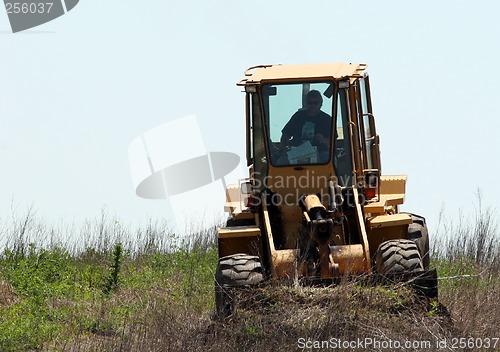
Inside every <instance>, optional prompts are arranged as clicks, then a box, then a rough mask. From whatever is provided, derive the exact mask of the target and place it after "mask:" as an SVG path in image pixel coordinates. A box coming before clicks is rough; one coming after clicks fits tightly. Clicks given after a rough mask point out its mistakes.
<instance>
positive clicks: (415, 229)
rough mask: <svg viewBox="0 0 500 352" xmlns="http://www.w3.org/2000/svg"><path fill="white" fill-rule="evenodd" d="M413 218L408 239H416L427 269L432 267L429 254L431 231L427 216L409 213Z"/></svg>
mask: <svg viewBox="0 0 500 352" xmlns="http://www.w3.org/2000/svg"><path fill="white" fill-rule="evenodd" d="M408 215H410V216H411V219H412V220H413V223H412V224H410V225H409V226H408V239H409V240H412V241H415V243H416V244H417V247H418V251H419V252H420V257H421V258H422V264H423V266H424V269H425V270H429V267H430V262H431V258H430V254H429V231H428V230H427V224H426V223H425V218H424V217H422V216H419V215H415V214H411V213H408Z"/></svg>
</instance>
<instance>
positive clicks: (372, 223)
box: [367, 214, 412, 228]
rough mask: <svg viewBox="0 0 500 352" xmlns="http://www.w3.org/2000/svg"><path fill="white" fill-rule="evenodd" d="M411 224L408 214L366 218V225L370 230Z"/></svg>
mask: <svg viewBox="0 0 500 352" xmlns="http://www.w3.org/2000/svg"><path fill="white" fill-rule="evenodd" d="M411 223H412V220H411V217H410V215H408V214H391V215H377V216H374V217H372V218H368V220H367V225H368V227H370V228H379V227H389V226H401V225H409V224H411Z"/></svg>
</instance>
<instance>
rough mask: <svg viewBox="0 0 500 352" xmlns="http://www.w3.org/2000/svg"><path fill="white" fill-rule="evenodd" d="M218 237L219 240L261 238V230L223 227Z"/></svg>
mask: <svg viewBox="0 0 500 352" xmlns="http://www.w3.org/2000/svg"><path fill="white" fill-rule="evenodd" d="M218 235H219V238H234V237H252V236H260V229H259V227H258V226H234V227H221V228H220V229H219V234H218Z"/></svg>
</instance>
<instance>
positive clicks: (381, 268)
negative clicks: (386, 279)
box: [375, 240, 424, 276]
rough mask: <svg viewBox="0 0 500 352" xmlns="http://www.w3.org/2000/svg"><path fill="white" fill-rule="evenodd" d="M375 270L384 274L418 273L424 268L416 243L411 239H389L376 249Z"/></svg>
mask: <svg viewBox="0 0 500 352" xmlns="http://www.w3.org/2000/svg"><path fill="white" fill-rule="evenodd" d="M375 263H376V268H377V272H378V273H379V274H382V275H384V276H393V275H400V274H413V273H419V272H422V271H423V270H424V267H423V265H422V258H421V256H420V252H419V250H418V247H417V244H416V243H415V242H414V241H411V240H390V241H386V242H383V243H382V244H381V245H380V246H379V247H378V249H377V253H376V257H375Z"/></svg>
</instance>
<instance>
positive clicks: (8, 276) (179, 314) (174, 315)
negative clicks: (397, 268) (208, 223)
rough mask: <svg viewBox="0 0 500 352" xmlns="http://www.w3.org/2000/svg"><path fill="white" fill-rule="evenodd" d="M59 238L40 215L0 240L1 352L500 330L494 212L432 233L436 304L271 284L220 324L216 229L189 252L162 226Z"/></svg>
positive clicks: (410, 295)
mask: <svg viewBox="0 0 500 352" xmlns="http://www.w3.org/2000/svg"><path fill="white" fill-rule="evenodd" d="M486 222H489V223H488V224H486ZM478 224H479V225H478ZM6 229H7V230H6ZM2 231H3V233H1V232H2ZM58 231H59V232H60V233H64V231H62V230H57V231H56V230H53V229H47V228H46V227H44V225H43V223H42V224H40V223H39V222H37V221H36V219H35V218H34V217H33V215H32V214H28V217H27V218H26V219H23V220H19V221H14V222H13V224H11V226H7V227H4V229H3V230H0V233H1V234H3V235H6V238H9V239H10V241H9V242H8V243H7V244H6V246H5V249H4V250H3V252H2V253H0V351H6V352H8V351H135V350H149V351H199V350H206V351H223V350H235V351H263V350H269V349H273V350H276V351H287V352H288V351H291V350H296V349H297V339H298V338H299V337H304V338H308V337H310V338H316V339H328V338H330V337H335V338H342V339H353V338H356V337H359V336H365V337H366V336H368V337H373V336H385V337H387V338H391V339H393V340H398V339H399V340H402V339H403V340H404V339H409V338H411V339H412V340H418V339H423V340H426V339H427V340H431V339H432V340H434V339H435V337H436V336H437V337H439V338H445V337H446V338H449V337H470V336H474V337H497V336H496V335H495V334H496V333H497V331H496V329H497V327H498V326H499V325H500V318H499V317H500V314H499V312H498V307H499V306H498V302H499V301H500V275H499V273H500V270H499V266H498V263H497V258H498V257H499V255H500V250H499V247H498V244H495V243H497V242H498V236H499V231H498V227H496V225H495V222H494V217H493V213H491V212H490V211H489V210H486V211H483V213H482V215H477V216H475V217H473V219H472V220H467V221H463V222H459V224H458V225H457V224H456V223H455V224H454V223H452V222H450V223H447V224H446V226H443V227H441V228H440V229H438V233H437V234H435V238H437V240H435V241H434V245H433V246H434V251H433V253H432V258H433V260H432V264H431V266H433V267H436V268H437V270H438V275H439V277H440V281H439V285H440V287H439V289H440V299H439V302H437V301H425V300H422V298H421V297H419V296H417V295H415V294H414V292H413V291H411V290H409V289H408V288H406V287H404V286H401V285H399V286H397V287H396V288H395V287H385V286H375V287H366V286H360V285H357V284H356V283H355V282H353V283H346V284H343V285H341V286H338V287H333V288H326V289H319V288H308V287H300V286H297V287H296V286H275V285H273V284H270V285H268V286H265V287H262V288H259V289H257V290H252V291H248V292H247V291H242V292H239V293H237V294H236V296H235V302H236V304H237V308H236V313H235V314H234V316H232V317H231V318H230V319H229V320H227V321H224V322H223V323H221V322H218V321H217V320H214V319H213V313H214V277H213V276H214V270H215V267H216V264H217V247H216V242H215V233H216V231H215V228H209V229H207V230H204V231H199V233H197V234H193V236H192V237H190V238H189V239H186V240H184V241H181V240H179V239H178V238H176V236H175V235H174V234H172V233H170V232H169V231H168V229H166V228H165V227H164V225H163V224H161V223H158V224H149V225H148V226H146V228H145V229H142V230H138V231H137V232H134V233H131V232H127V230H126V229H123V228H121V227H120V226H117V225H116V223H114V222H112V221H107V220H106V219H105V218H104V217H103V218H101V219H99V220H98V221H97V222H96V223H95V224H94V225H90V224H87V225H86V227H85V228H84V229H81V230H79V231H80V232H79V233H80V235H81V238H83V239H85V240H82V243H77V244H76V245H75V244H73V245H68V244H62V243H61V242H60V241H58V240H57V239H56V238H53V239H51V238H49V241H47V240H46V238H47V237H50V236H51V235H52V234H54V233H57V232H58ZM450 234H451V235H450ZM37 236H38V237H37ZM431 236H432V233H431ZM431 238H432V237H431ZM42 239H43V240H42ZM495 241H496V242H495ZM491 246H493V247H491ZM490 247H491V248H490ZM444 307H446V308H444ZM498 347H499V348H500V346H498Z"/></svg>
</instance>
